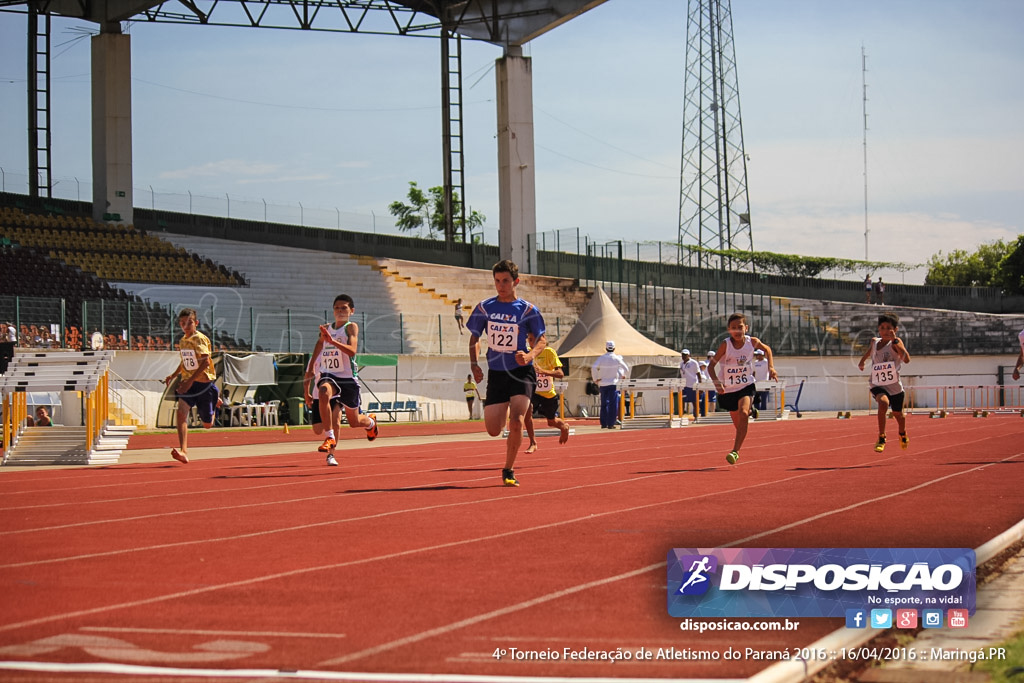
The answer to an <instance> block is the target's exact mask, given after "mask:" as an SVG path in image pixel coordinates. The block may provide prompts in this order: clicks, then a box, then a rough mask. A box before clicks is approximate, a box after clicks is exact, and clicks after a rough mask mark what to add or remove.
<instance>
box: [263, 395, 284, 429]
mask: <svg viewBox="0 0 1024 683" xmlns="http://www.w3.org/2000/svg"><path fill="white" fill-rule="evenodd" d="M280 409H281V401H279V400H277V399H275V400H273V401H267V411H266V413H265V415H264V424H265V425H268V426H269V425H276V424H277V423H278V415H277V414H278V411H279V410H280Z"/></svg>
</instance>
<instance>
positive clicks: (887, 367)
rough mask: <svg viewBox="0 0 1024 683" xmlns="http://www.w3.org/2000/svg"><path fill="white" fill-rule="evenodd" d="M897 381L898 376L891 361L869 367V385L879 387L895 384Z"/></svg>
mask: <svg viewBox="0 0 1024 683" xmlns="http://www.w3.org/2000/svg"><path fill="white" fill-rule="evenodd" d="M897 381H899V375H897V374H896V364H895V363H893V362H892V361H891V360H890V361H886V362H885V363H875V364H874V365H872V366H871V383H872V384H873V385H875V386H879V387H880V386H884V385H886V384H895V383H896V382H897Z"/></svg>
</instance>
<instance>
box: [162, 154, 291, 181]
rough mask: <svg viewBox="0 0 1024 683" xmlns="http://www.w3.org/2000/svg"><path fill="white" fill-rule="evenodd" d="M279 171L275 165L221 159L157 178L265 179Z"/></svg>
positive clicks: (163, 173)
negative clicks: (251, 177)
mask: <svg viewBox="0 0 1024 683" xmlns="http://www.w3.org/2000/svg"><path fill="white" fill-rule="evenodd" d="M278 170H279V166H278V165H277V164H271V163H267V162H252V161H243V160H241V159H222V160H220V161H208V162H206V163H205V164H199V165H198V166H189V167H187V168H182V169H178V170H175V171H163V172H161V173H160V174H159V176H158V177H160V178H161V179H165V180H189V179H192V178H232V177H236V176H262V177H266V176H268V175H270V174H271V173H275V172H277V171H278Z"/></svg>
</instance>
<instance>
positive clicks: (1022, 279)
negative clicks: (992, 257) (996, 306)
mask: <svg viewBox="0 0 1024 683" xmlns="http://www.w3.org/2000/svg"><path fill="white" fill-rule="evenodd" d="M997 282H998V284H999V286H1000V287H1002V288H1003V291H1005V292H1006V293H1007V294H1024V235H1020V236H1018V237H1017V241H1016V242H1011V243H1010V251H1009V253H1008V254H1006V256H1004V257H1003V260H1002V261H1000V262H999V272H998V274H997Z"/></svg>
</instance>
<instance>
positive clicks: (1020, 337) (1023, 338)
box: [1017, 330, 1024, 353]
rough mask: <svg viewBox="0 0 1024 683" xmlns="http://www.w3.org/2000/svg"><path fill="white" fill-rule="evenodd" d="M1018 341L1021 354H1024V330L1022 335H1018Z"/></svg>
mask: <svg viewBox="0 0 1024 683" xmlns="http://www.w3.org/2000/svg"><path fill="white" fill-rule="evenodd" d="M1017 341H1019V342H1020V352H1021V353H1024V330H1021V331H1020V334H1018V335H1017Z"/></svg>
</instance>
